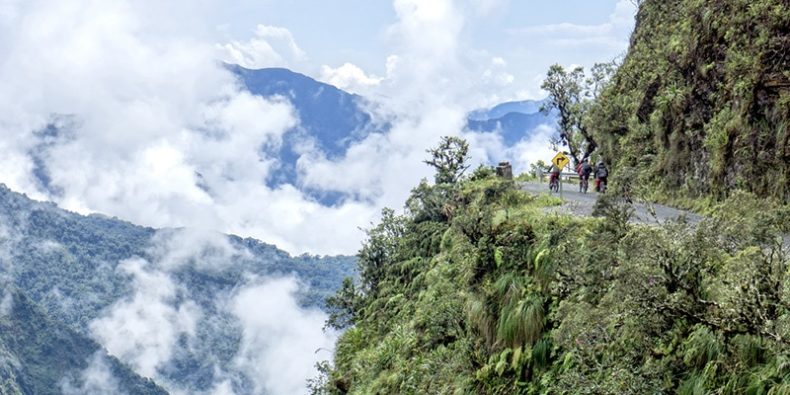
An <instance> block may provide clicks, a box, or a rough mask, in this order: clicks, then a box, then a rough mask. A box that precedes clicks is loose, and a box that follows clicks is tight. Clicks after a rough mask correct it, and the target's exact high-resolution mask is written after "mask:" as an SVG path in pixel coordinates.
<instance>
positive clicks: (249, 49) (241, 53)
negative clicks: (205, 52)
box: [217, 25, 306, 69]
mask: <svg viewBox="0 0 790 395" xmlns="http://www.w3.org/2000/svg"><path fill="white" fill-rule="evenodd" d="M217 49H218V50H219V52H220V56H221V57H222V59H223V60H225V61H226V62H228V63H234V64H238V65H240V66H243V67H247V68H251V69H260V68H264V67H294V66H295V65H297V64H299V63H300V62H303V61H304V60H305V59H306V55H305V52H304V51H303V50H302V49H301V48H299V46H298V45H297V44H296V40H294V37H293V35H292V34H291V32H290V31H289V30H288V29H286V28H284V27H277V26H267V25H258V27H257V28H256V29H255V36H254V37H252V38H251V39H250V40H249V41H246V42H241V41H231V42H229V43H226V44H218V45H217Z"/></svg>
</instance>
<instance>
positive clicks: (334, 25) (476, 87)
mask: <svg viewBox="0 0 790 395" xmlns="http://www.w3.org/2000/svg"><path fill="white" fill-rule="evenodd" d="M633 25H634V6H633V4H632V3H631V1H630V0H599V1H595V2H593V1H589V0H586V1H581V0H567V1H554V2H549V1H524V0H522V1H517V0H387V1H384V0H376V1H372V0H320V1H319V0H289V1H285V0H235V1H231V0H168V1H166V2H165V1H161V0H0V86H2V87H3V89H1V90H0V151H1V152H3V155H0V182H2V183H4V184H6V185H8V186H9V187H10V188H12V189H13V190H16V191H20V192H25V193H27V194H28V195H29V196H32V197H34V198H36V199H39V200H50V201H53V202H56V203H57V204H59V205H60V206H61V207H64V208H66V209H69V210H72V211H75V212H80V213H91V212H99V213H104V214H107V215H111V216H117V217H119V218H123V219H125V220H129V221H131V222H134V223H138V224H141V225H146V226H152V227H181V226H186V227H196V228H200V229H212V230H218V231H221V232H227V233H234V234H238V235H242V236H250V237H255V238H257V239H260V240H264V241H266V242H269V243H272V244H275V245H277V246H279V247H281V248H284V249H285V250H287V251H289V252H293V253H302V252H311V253H317V254H338V253H350V254H353V253H354V252H355V251H356V249H357V248H358V247H359V241H360V240H361V238H362V237H364V233H363V232H360V231H359V229H360V228H364V227H366V226H368V225H369V224H370V223H371V222H375V221H376V220H377V218H378V215H379V213H380V210H381V208H382V207H393V208H399V207H402V206H403V202H404V201H405V200H406V198H407V197H408V194H409V192H410V191H411V189H412V188H413V187H414V185H416V184H417V183H419V182H420V179H422V178H429V179H430V178H431V176H432V174H431V169H430V168H429V167H428V166H425V164H424V163H423V160H424V159H425V151H426V149H427V148H429V147H431V146H433V145H435V144H436V142H437V141H438V140H439V139H440V138H441V136H447V135H456V136H462V137H464V138H466V139H468V140H469V142H470V147H471V148H470V152H471V155H472V163H473V165H476V164H478V163H488V164H491V163H498V162H499V161H501V160H509V161H511V163H513V165H514V169H515V170H516V171H522V170H524V169H527V168H529V167H528V166H529V164H530V163H534V162H535V161H536V160H544V161H546V160H549V159H550V158H551V157H552V156H553V154H554V152H553V151H552V150H551V148H550V145H549V137H550V135H551V134H552V133H553V132H554V130H553V129H552V125H541V127H540V128H536V129H535V130H533V131H529V132H528V133H527V132H525V135H524V138H522V140H521V141H520V142H519V143H518V144H516V145H515V146H506V145H505V144H504V142H503V141H502V139H501V138H498V137H497V136H496V135H494V134H491V133H489V134H485V133H482V134H478V133H470V132H469V131H467V130H465V125H466V115H467V114H468V111H471V110H474V109H478V108H481V107H484V106H488V105H494V104H498V103H500V102H502V101H505V100H511V99H516V98H518V99H523V98H542V96H543V93H542V92H540V89H539V86H540V82H541V80H542V78H543V76H544V75H545V72H546V70H547V69H548V67H549V66H550V65H551V64H553V63H555V62H558V63H560V64H563V65H566V66H570V65H574V64H579V65H584V66H591V65H592V64H593V63H595V62H601V61H608V60H611V59H612V58H614V57H615V56H617V55H619V54H622V53H623V52H624V51H625V50H626V49H627V43H628V36H629V33H630V31H631V30H632V29H633ZM219 60H224V61H233V62H240V63H241V64H242V65H244V66H248V67H273V66H279V67H289V68H292V69H293V70H296V71H299V72H303V73H305V74H308V75H310V76H313V77H315V78H318V79H321V80H323V81H326V82H329V83H332V84H335V85H337V86H339V87H341V88H343V89H347V90H349V91H353V92H356V93H360V94H363V95H365V96H366V97H368V98H370V99H371V102H372V103H374V105H373V106H372V111H374V114H373V115H374V116H377V117H382V118H380V119H381V120H382V123H384V121H386V123H387V124H390V125H392V127H391V129H389V131H387V132H386V133H372V134H370V135H368V136H366V137H365V138H364V139H363V140H361V141H359V142H356V143H354V144H353V145H352V146H351V147H349V149H348V151H347V153H346V155H345V156H343V157H342V158H336V157H331V156H327V155H326V153H325V152H323V151H322V150H321V149H319V148H316V147H315V146H314V145H312V144H311V140H310V136H304V140H305V141H304V142H303V147H300V149H301V150H302V151H303V152H300V158H299V162H298V165H299V166H298V172H299V174H298V182H296V183H295V184H294V185H290V184H288V185H283V186H281V187H277V188H269V187H267V185H265V183H263V182H262V180H265V179H267V177H269V176H270V175H273V174H274V173H275V172H277V171H278V167H277V164H278V162H279V161H280V159H281V158H278V157H276V156H275V155H270V154H267V153H265V152H261V150H260V147H262V146H278V145H279V144H282V141H283V139H284V136H286V135H287V133H289V131H290V130H292V128H293V127H294V126H295V125H298V124H299V122H300V120H299V118H298V112H297V111H295V109H294V108H293V106H292V105H291V103H290V102H289V101H288V100H287V98H262V97H254V96H252V95H250V94H249V92H246V91H245V90H243V89H241V88H240V86H239V85H238V84H237V83H236V81H235V79H234V77H233V76H232V75H230V73H229V72H228V70H226V69H225V68H223V67H221V65H220V62H218V61H219ZM63 114H68V116H63ZM52 122H54V123H56V124H57V125H58V127H60V128H63V129H67V130H69V133H67V134H64V135H63V136H60V137H59V138H57V139H55V140H52V139H48V138H47V137H46V136H45V135H43V134H41V133H38V131H39V130H41V129H42V128H44V127H46V125H47V124H48V123H52ZM207 131H210V132H211V133H207ZM275 151H276V150H272V152H275ZM266 152H269V150H266ZM34 154H35V155H34ZM42 167H43V168H45V169H46V171H47V172H48V175H49V179H50V186H51V188H42V186H41V185H40V183H39V179H38V178H37V176H36V175H37V174H39V173H40V172H41V171H42ZM197 175H199V177H198V176H197ZM206 185H209V186H210V188H206ZM305 186H306V187H309V188H311V189H313V190H316V191H338V192H341V193H343V194H345V195H347V196H349V198H348V199H347V200H345V201H344V203H343V204H342V205H337V206H331V207H330V206H322V205H321V204H320V203H318V202H316V201H314V200H313V199H312V198H311V197H310V196H309V195H306V194H304V193H303V189H301V188H304V187H305ZM207 189H209V190H210V191H211V192H210V193H209V192H207Z"/></svg>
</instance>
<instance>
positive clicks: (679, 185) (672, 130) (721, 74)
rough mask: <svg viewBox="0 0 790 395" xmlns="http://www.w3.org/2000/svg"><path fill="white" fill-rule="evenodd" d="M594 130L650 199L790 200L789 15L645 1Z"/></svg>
mask: <svg viewBox="0 0 790 395" xmlns="http://www.w3.org/2000/svg"><path fill="white" fill-rule="evenodd" d="M589 125H590V127H591V128H592V129H593V130H594V132H595V137H596V140H597V142H598V144H599V153H601V154H602V155H603V157H604V158H606V159H607V160H609V161H611V162H613V164H614V165H615V166H614V167H615V171H614V176H615V178H616V179H617V180H618V181H619V182H620V184H621V185H623V186H630V187H631V189H633V190H634V192H635V193H638V194H640V195H642V196H645V197H652V198H688V197H690V198H698V197H710V198H713V199H714V200H720V199H722V198H724V197H725V196H727V195H728V194H729V193H730V192H731V191H733V190H735V189H741V190H745V191H750V192H753V193H755V194H757V195H759V196H763V197H771V198H776V199H780V200H783V201H785V202H788V201H790V184H788V179H790V5H789V4H788V3H787V1H785V0H725V1H702V0H680V1H665V0H644V1H642V2H641V7H640V10H639V13H638V15H637V24H636V29H635V31H634V33H633V36H632V38H631V46H630V49H629V51H628V55H627V56H626V58H625V60H624V62H623V64H622V66H621V67H620V69H619V70H618V72H617V73H616V75H615V77H614V78H613V80H612V84H611V86H610V87H609V88H608V89H606V90H605V91H604V92H603V94H602V95H601V96H600V98H599V100H598V101H597V103H596V104H595V106H594V108H593V109H592V111H591V114H590V119H589Z"/></svg>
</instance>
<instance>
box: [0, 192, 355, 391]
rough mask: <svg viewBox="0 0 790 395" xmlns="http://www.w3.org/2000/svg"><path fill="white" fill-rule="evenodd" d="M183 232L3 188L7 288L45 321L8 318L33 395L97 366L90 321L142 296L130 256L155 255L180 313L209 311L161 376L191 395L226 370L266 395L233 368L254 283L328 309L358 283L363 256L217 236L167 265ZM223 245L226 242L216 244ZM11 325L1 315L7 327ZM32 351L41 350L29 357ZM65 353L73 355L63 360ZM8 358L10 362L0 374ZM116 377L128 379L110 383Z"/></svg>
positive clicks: (0, 277)
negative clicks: (292, 290)
mask: <svg viewBox="0 0 790 395" xmlns="http://www.w3.org/2000/svg"><path fill="white" fill-rule="evenodd" d="M184 232H188V231H187V230H184V229H159V230H156V229H151V228H146V227H141V226H137V225H134V224H131V223H128V222H124V221H120V220H118V219H115V218H108V217H105V216H101V215H90V216H82V215H78V214H75V213H70V212H67V211H65V210H62V209H59V208H58V207H56V206H55V205H54V204H51V203H41V202H36V201H33V200H31V199H29V198H27V197H26V196H24V195H22V194H19V193H16V192H13V191H11V190H9V189H8V188H6V187H5V186H4V185H0V284H7V287H9V289H16V290H18V292H19V293H20V295H24V297H25V299H24V300H25V301H29V304H30V306H31V307H30V311H31V312H36V314H37V315H33V316H31V315H30V314H28V313H25V314H22V315H21V316H19V317H17V318H14V319H13V320H12V321H8V322H7V324H8V325H12V326H10V327H9V328H12V329H9V332H6V331H5V330H4V329H0V343H2V345H5V348H3V347H0V353H2V354H5V355H7V356H8V358H7V360H10V361H13V360H15V359H16V360H20V361H22V362H23V363H22V364H21V365H20V366H22V367H24V368H26V369H27V367H28V366H30V367H31V369H34V370H35V371H32V373H31V371H30V370H23V371H22V373H20V374H17V373H14V376H13V377H17V378H20V377H22V378H24V382H22V384H24V385H22V387H20V388H22V390H23V392H22V393H25V394H40V393H42V394H43V393H49V392H45V391H43V390H41V388H48V390H47V391H50V390H51V391H55V392H54V393H60V392H59V391H60V389H61V387H60V386H59V385H53V384H52V383H53V382H54V383H55V384H58V380H59V379H64V378H67V376H68V375H72V373H74V375H76V377H78V376H79V374H81V373H80V372H81V371H82V370H84V369H85V368H86V367H87V364H88V358H89V357H90V358H92V356H93V354H94V353H93V350H94V349H95V348H96V347H98V346H97V345H96V344H95V343H94V341H93V340H91V339H96V337H95V333H92V332H91V324H92V323H95V322H97V320H100V319H101V318H103V317H107V315H108V314H109V313H110V312H111V311H112V309H113V308H114V307H116V306H117V305H116V304H117V303H123V302H124V301H129V300H133V297H134V296H135V295H136V292H139V291H137V290H136V287H138V288H139V285H137V284H136V283H135V278H134V276H132V275H130V274H128V273H126V272H124V271H123V269H122V268H123V263H124V262H128V261H129V260H130V259H132V260H134V259H144V260H146V261H147V262H149V264H148V265H149V268H150V267H153V268H151V269H149V270H150V271H149V273H159V274H160V275H161V276H166V278H168V279H171V280H168V281H169V282H171V284H172V286H173V287H174V288H175V289H176V290H175V291H174V294H175V297H173V298H172V299H173V300H166V303H167V304H168V305H172V306H176V307H178V306H180V305H181V303H185V302H184V301H185V300H188V301H190V303H194V306H196V307H197V308H199V309H200V312H201V314H200V319H199V321H197V322H196V328H197V330H196V333H195V334H194V339H192V340H190V343H189V344H186V342H187V340H188V339H187V338H186V337H181V338H179V339H176V340H175V341H178V342H179V343H178V345H177V346H178V347H176V348H175V349H176V351H175V352H174V353H173V355H172V357H171V360H170V361H168V362H167V363H166V364H163V366H162V367H161V368H159V369H158V371H157V376H156V377H155V378H156V380H157V383H158V384H159V385H162V386H164V387H165V388H167V389H168V390H172V389H173V388H176V389H179V390H182V391H187V392H190V393H203V392H207V391H211V390H212V388H213V387H214V386H215V385H216V382H217V381H218V380H219V379H220V373H218V369H217V366H220V367H222V368H223V369H226V370H227V371H228V372H230V373H228V374H227V375H229V376H230V375H231V374H232V376H230V378H228V382H229V383H230V386H231V387H232V389H233V390H234V391H235V392H236V393H253V392H254V391H255V390H254V387H253V382H252V380H253V377H252V375H251V374H249V373H247V372H245V371H242V369H241V368H239V367H238V366H237V365H235V364H234V363H235V361H236V358H237V356H238V355H239V352H240V350H241V348H242V335H243V332H242V327H241V324H240V322H239V319H238V318H237V317H236V316H234V315H233V314H232V312H231V311H230V310H229V309H228V302H227V300H228V299H229V297H230V295H233V293H234V292H235V291H236V290H238V289H240V288H242V287H244V286H245V284H247V283H248V282H249V281H250V278H252V277H257V278H280V277H283V276H294V277H296V278H298V279H299V281H301V282H303V283H304V284H305V285H306V287H304V290H300V291H299V292H300V293H299V294H298V295H297V296H298V301H299V303H300V305H301V306H302V307H309V308H317V307H319V306H321V305H322V304H323V300H324V299H325V298H326V297H327V296H329V295H331V294H332V293H334V291H335V290H336V289H338V288H339V286H340V284H341V283H342V280H343V278H344V277H347V276H353V275H354V259H353V258H352V257H344V256H338V257H319V256H311V255H302V256H297V257H294V256H291V255H289V254H288V253H286V252H284V251H282V250H279V249H277V248H276V247H274V246H272V245H268V244H265V243H262V242H260V241H258V240H254V239H251V238H244V239H242V238H240V237H237V236H227V235H222V234H219V233H217V234H213V236H212V238H211V239H210V240H213V241H206V239H201V238H197V239H185V240H186V241H184V242H183V243H182V244H184V245H185V246H187V247H188V248H189V249H190V251H192V252H190V253H189V254H186V255H183V256H178V257H177V258H178V259H179V261H177V262H175V264H172V263H170V264H171V265H172V267H166V265H167V264H168V263H166V262H164V261H165V260H166V256H165V257H163V254H164V255H167V254H165V253H169V251H170V250H172V249H173V248H175V249H176V250H177V248H178V245H176V247H172V248H171V247H170V245H169V244H168V242H170V241H172V240H176V241H178V240H179V239H178V238H179V237H181V236H182V235H184V234H187V235H188V233H184ZM217 240H219V241H220V242H223V243H224V242H226V243H227V244H217ZM212 243H213V244H212ZM225 246H227V247H225ZM181 248H182V249H183V248H185V247H181ZM222 248H227V249H228V251H225V250H222ZM165 273H166V274H165ZM171 284H168V285H171ZM4 287H5V285H4ZM0 290H2V288H0ZM2 295H3V294H2V293H0V296H2ZM14 306H15V308H16V307H18V306H26V305H18V306H17V304H14ZM32 306H38V307H32ZM14 311H16V310H14ZM31 314H32V313H31ZM39 316H43V317H46V320H47V322H50V323H52V325H54V323H57V332H53V331H54V329H52V328H50V327H48V326H45V325H44V326H42V325H43V324H38V323H39V322H43V321H44V319H43V318H40V317H39ZM4 322H5V321H3V318H0V327H2V325H5V324H4ZM22 325H29V326H26V327H25V326H22ZM14 328H15V329H14ZM59 334H62V336H61V335H59ZM53 336H55V337H53ZM57 336H61V338H62V339H65V340H64V342H61V341H60V340H58V339H60V338H58V337H57ZM12 338H13V339H19V340H20V341H23V342H22V343H19V344H20V347H22V348H19V347H11V345H12V343H9V342H10V341H11V340H9V339H12ZM37 339H44V340H41V341H39V340H37ZM42 342H43V343H42ZM53 342H54V344H55V345H52V344H51V343H53ZM73 342H78V343H75V344H76V345H72V343H73ZM79 342H82V343H79ZM31 347H32V349H35V350H37V352H39V354H35V353H33V354H30V353H29V351H30V350H31ZM46 350H50V351H51V352H52V353H51V354H47V352H46ZM66 354H68V355H69V358H61V356H63V355H66ZM25 357H31V358H34V360H31V361H32V362H30V361H28V360H26V359H24V358H25ZM118 357H119V358H121V359H122V362H123V363H125V364H126V366H133V365H132V364H130V361H128V360H123V356H118ZM2 361H3V360H2V358H0V366H2ZM26 361H27V362H26ZM114 363H115V362H114ZM6 366H12V365H6ZM0 369H2V368H0ZM124 369H126V370H128V368H126V367H124ZM9 371H10V372H16V371H15V370H9ZM0 372H1V371H0ZM34 373H35V374H34ZM113 376H114V377H116V378H120V377H123V376H122V375H121V376H119V375H117V374H115V375H109V377H113ZM8 377H12V376H10V375H2V373H0V379H6V378H8ZM20 380H21V379H20ZM0 381H1V380H0ZM12 382H15V381H13V380H12ZM20 385H21V384H20ZM9 388H11V387H9ZM14 388H15V387H14ZM30 388H32V389H33V390H32V392H31V390H28V389H30ZM119 388H120V389H121V390H123V391H126V392H127V393H129V394H132V393H140V392H134V391H135V389H134V388H135V387H133V386H132V387H127V386H126V382H125V381H123V380H121V381H120V382H119ZM10 393H14V392H13V391H12V392H10ZM75 393H80V391H77V392H75ZM98 393H102V391H99V392H98ZM143 393H144V392H143ZM0 394H2V392H0Z"/></svg>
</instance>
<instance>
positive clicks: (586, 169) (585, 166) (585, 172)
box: [579, 163, 592, 177]
mask: <svg viewBox="0 0 790 395" xmlns="http://www.w3.org/2000/svg"><path fill="white" fill-rule="evenodd" d="M590 173H592V166H590V164H589V163H585V164H583V165H582V169H581V171H580V172H579V174H581V175H582V176H584V177H589V176H590Z"/></svg>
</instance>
